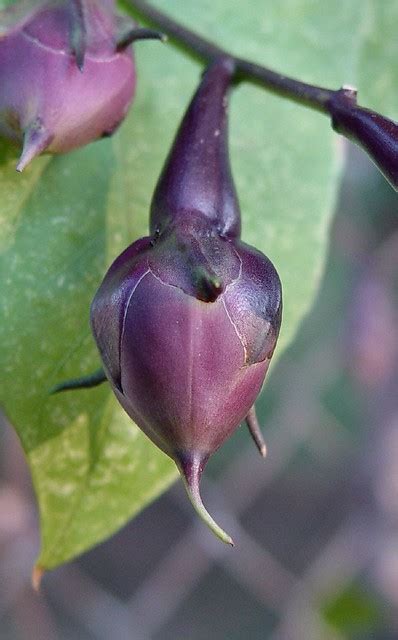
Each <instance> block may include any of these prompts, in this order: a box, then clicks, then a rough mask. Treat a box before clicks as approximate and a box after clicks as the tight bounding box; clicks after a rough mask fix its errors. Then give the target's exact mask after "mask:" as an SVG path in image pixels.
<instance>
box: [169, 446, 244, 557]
mask: <svg viewBox="0 0 398 640" xmlns="http://www.w3.org/2000/svg"><path fill="white" fill-rule="evenodd" d="M176 464H177V468H178V470H179V472H180V474H181V477H182V480H183V482H184V486H185V489H186V492H187V494H188V498H189V499H190V501H191V504H192V506H193V508H194V509H195V511H196V513H197V514H198V516H199V517H200V518H201V519H202V520H203V522H204V523H205V524H206V525H207V526H208V527H209V529H210V530H211V531H212V532H213V533H214V534H215V535H216V536H217V538H219V539H220V540H221V541H222V542H225V543H226V544H230V545H231V546H232V547H233V546H234V542H233V540H232V538H231V536H230V535H228V533H226V532H225V531H224V530H223V529H222V528H221V527H220V526H219V525H218V524H217V522H216V521H215V520H213V518H212V517H211V515H210V514H209V512H208V511H207V509H206V508H205V506H204V504H203V502H202V498H201V495H200V488H199V484H200V478H201V475H202V471H203V466H204V462H203V459H202V458H201V457H199V456H193V457H192V458H190V459H187V460H184V461H181V462H180V461H178V460H177V461H176Z"/></svg>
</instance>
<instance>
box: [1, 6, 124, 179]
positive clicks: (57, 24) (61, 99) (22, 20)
mask: <svg viewBox="0 0 398 640" xmlns="http://www.w3.org/2000/svg"><path fill="white" fill-rule="evenodd" d="M18 8H19V7H18V5H16V9H18ZM14 13H15V8H14ZM20 14H21V10H19V11H18V12H17V14H16V15H15V18H14V19H12V17H13V11H12V9H11V10H6V11H4V12H2V13H1V14H0V25H1V26H2V34H1V38H0V86H1V93H0V134H1V135H3V136H4V137H6V138H8V139H10V140H13V141H15V142H16V143H19V144H22V146H23V150H22V155H21V158H20V160H19V163H18V165H17V169H18V171H22V170H23V169H24V168H25V167H26V165H27V164H28V163H29V162H30V161H31V160H32V159H33V158H34V157H35V156H37V155H39V154H40V153H42V152H43V151H47V152H50V153H63V152H66V151H70V150H71V149H74V148H76V147H80V146H82V145H84V144H87V143H88V142H91V141H92V140H95V139H97V138H99V137H102V136H104V135H110V134H111V133H112V132H113V131H114V130H115V129H116V127H117V126H118V125H119V124H120V122H121V121H122V120H123V118H124V117H125V115H126V112H127V110H128V108H129V105H130V103H131V100H132V98H133V94H134V88H135V81H136V77H135V68H134V62H133V58H132V54H131V51H130V50H129V47H128V44H129V39H128V38H127V39H126V33H127V32H128V29H130V30H131V28H132V26H133V23H131V22H130V21H128V22H126V20H127V19H126V20H124V19H122V18H118V17H117V16H115V14H114V11H113V2H112V1H111V0H61V1H57V0H49V1H47V2H46V1H43V2H41V3H40V4H38V3H34V4H33V5H32V8H31V9H30V10H25V12H24V13H23V15H22V16H21V15H20ZM131 39H133V38H130V41H131ZM120 41H121V42H122V43H123V47H120V46H119V42H120Z"/></svg>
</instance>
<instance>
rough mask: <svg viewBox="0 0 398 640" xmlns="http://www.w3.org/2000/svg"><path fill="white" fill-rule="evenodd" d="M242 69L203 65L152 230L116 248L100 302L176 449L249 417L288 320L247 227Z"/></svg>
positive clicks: (156, 436)
mask: <svg viewBox="0 0 398 640" xmlns="http://www.w3.org/2000/svg"><path fill="white" fill-rule="evenodd" d="M232 72H233V69H232V68H231V66H230V63H229V61H228V60H227V61H221V62H218V63H216V64H214V65H213V67H211V68H210V70H208V71H207V73H206V75H205V76H204V79H203V80H202V83H201V85H200V87H199V89H198V92H197V94H196V95H195V96H194V98H193V100H192V103H191V105H190V107H189V108H188V111H187V114H186V116H185V118H184V120H183V123H182V125H181V127H180V130H179V132H178V134H177V137H176V141H175V143H174V146H173V149H172V151H171V154H170V155H169V158H168V160H167V162H166V165H165V169H164V170H163V172H162V175H161V177H160V181H159V184H158V187H157V189H156V191H155V196H154V201H153V205H152V228H153V235H152V236H150V237H148V238H143V239H141V240H139V241H138V242H136V243H134V244H133V245H131V247H129V248H128V249H127V250H126V251H125V252H124V253H123V254H122V255H121V256H120V257H119V258H117V260H116V261H115V263H114V264H113V265H112V266H111V268H110V270H109V272H108V274H107V275H106V277H105V279H104V281H103V283H102V285H101V287H100V289H99V290H98V292H97V294H96V296H95V299H94V301H93V305H92V310H91V318H92V327H93V332H94V336H95V338H96V341H97V344H98V347H99V349H100V353H101V356H102V359H103V362H104V365H105V369H106V373H107V375H108V377H109V379H110V381H111V383H112V385H113V388H114V390H115V392H116V393H117V396H118V398H119V400H120V401H121V403H122V404H123V406H124V408H125V409H126V411H127V412H128V413H129V415H130V416H131V417H132V418H133V419H134V420H135V421H136V423H137V424H138V425H139V426H140V427H141V429H143V431H145V433H146V434H147V435H148V436H149V437H150V438H151V439H152V440H153V441H154V442H155V443H156V444H157V445H158V446H160V447H161V448H162V449H163V450H164V451H165V452H166V453H168V454H169V455H170V456H172V457H174V458H178V457H182V456H187V455H188V454H189V453H190V452H192V451H195V452H196V453H200V455H201V456H202V457H203V458H205V457H208V456H209V455H210V454H211V453H212V452H213V451H215V450H216V449H217V448H218V447H219V446H220V445H221V443H222V442H223V441H224V440H225V439H226V438H227V437H228V436H229V435H230V434H231V433H232V432H233V430H234V429H235V428H236V427H237V426H238V425H239V424H240V422H241V421H242V420H243V419H244V418H245V417H246V415H247V413H248V412H249V410H250V408H251V406H252V405H253V403H254V401H255V399H256V397H257V395H258V393H259V391H260V388H261V385H262V383H263V380H264V377H265V374H266V371H267V368H268V364H269V360H270V358H271V356H272V353H273V350H274V347H275V344H276V340H277V337H278V332H279V326H280V319H281V287H280V281H279V278H278V275H277V273H276V270H275V268H274V267H273V265H272V264H271V262H270V261H269V260H268V258H266V257H265V256H264V255H263V254H262V253H260V252H259V251H257V250H256V249H253V248H252V247H249V246H248V245H245V244H243V243H242V242H241V241H240V240H239V238H238V237H236V235H237V234H238V230H239V229H240V212H239V206H238V203H237V199H236V194H235V190H234V188H233V184H232V177H231V174H230V170H229V163H228V153H227V126H226V122H227V108H228V101H227V93H228V87H229V83H230V79H231V75H232ZM215 132H218V135H214V133H215ZM191 153H192V161H191V160H190V158H191ZM219 207H221V208H219ZM202 209H203V210H202ZM227 230H228V233H227ZM206 283H210V284H209V286H210V285H214V287H215V288H214V289H213V295H210V294H209V293H208V292H209V289H208V288H206ZM214 283H215V284H214Z"/></svg>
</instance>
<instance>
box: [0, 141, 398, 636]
mask: <svg viewBox="0 0 398 640" xmlns="http://www.w3.org/2000/svg"><path fill="white" fill-rule="evenodd" d="M338 144H341V140H339V141H338ZM345 149H346V152H347V169H346V172H345V178H344V182H343V185H342V188H341V191H340V194H339V199H338V202H337V204H336V213H335V217H334V220H333V223H332V227H331V231H330V250H329V255H328V257H327V262H326V266H325V273H324V277H323V280H322V282H321V285H320V290H319V294H318V297H317V299H316V301H315V304H314V307H313V309H312V310H311V312H310V313H309V315H308V317H307V319H306V321H305V322H304V324H303V326H302V328H301V330H300V332H299V334H298V336H297V338H296V340H295V342H294V344H293V345H292V347H291V348H290V349H289V350H288V351H287V352H285V353H284V354H283V356H282V357H281V358H280V359H279V361H278V363H277V364H276V365H275V366H274V367H273V370H272V375H271V376H270V378H269V380H268V382H267V384H266V388H265V392H264V393H263V395H262V397H261V400H260V402H259V407H258V410H259V416H260V418H261V423H262V425H263V431H264V434H265V437H266V441H267V445H268V457H267V458H266V460H265V461H264V460H262V459H261V458H260V456H259V455H258V453H257V450H256V449H255V447H254V445H253V444H252V442H251V439H250V437H249V435H248V433H247V432H246V429H245V428H244V427H243V426H242V427H241V428H240V429H239V430H238V431H237V432H236V434H235V435H234V437H233V438H232V439H231V440H230V441H229V442H228V443H227V444H226V445H224V447H223V448H222V450H221V451H220V452H219V453H218V454H216V455H215V456H214V457H213V459H212V460H211V461H210V463H209V465H208V467H207V471H206V474H205V477H204V480H203V497H204V501H205V503H206V505H207V507H208V509H209V511H210V513H212V514H213V515H214V516H215V517H216V519H217V521H218V522H220V524H221V525H222V526H224V527H225V528H226V530H227V531H228V532H230V533H231V534H232V535H233V537H234V539H235V542H236V547H235V548H234V549H230V548H226V547H225V546H224V545H222V544H221V543H220V542H219V541H218V540H217V539H215V538H214V537H212V535H211V534H210V533H209V532H208V531H207V529H206V528H205V526H204V525H202V523H201V522H199V520H198V519H197V517H196V516H195V515H194V512H193V510H192V507H191V506H190V504H189V502H188V500H187V498H186V496H185V494H184V490H183V488H182V486H180V485H179V484H177V485H175V486H174V487H173V488H172V489H171V490H170V491H169V492H168V493H167V494H165V495H164V496H163V497H161V498H160V499H158V500H157V501H156V502H154V503H153V504H152V505H151V506H149V507H148V508H147V509H146V510H145V511H143V512H142V513H141V514H140V515H139V516H138V517H137V518H136V519H135V520H134V521H132V522H131V523H130V524H128V525H127V526H126V527H124V528H123V529H122V530H121V531H120V532H119V533H118V534H117V535H115V536H113V538H111V539H110V540H108V541H107V542H105V543H104V544H102V545H100V546H98V547H97V548H96V549H94V550H93V551H91V552H89V553H86V554H85V555H83V556H82V557H81V558H79V559H78V560H76V561H75V562H73V563H71V564H69V565H67V566H64V567H62V568H60V569H58V570H56V571H54V572H52V573H50V574H48V575H46V576H45V577H44V579H43V583H42V590H41V593H40V594H36V593H35V592H34V591H33V590H32V588H31V586H30V573H31V568H32V565H33V563H34V560H35V557H36V555H37V553H38V548H39V534H38V522H37V514H36V507H35V501H34V496H33V494H32V489H31V485H30V480H29V473H28V470H27V467H26V465H25V461H24V457H23V454H22V451H21V448H20V446H19V443H18V440H17V437H16V436H15V434H14V432H13V430H12V429H11V427H10V426H9V425H7V424H6V422H5V420H3V422H4V428H1V429H0V445H1V447H0V638H1V640H39V639H40V640H58V639H59V640H66V639H68V640H75V639H76V640H97V639H98V640H108V639H110V638H115V639H117V640H125V639H126V640H175V639H184V640H185V639H189V640H216V639H217V640H218V639H227V640H241V639H242V640H246V639H248V640H257V639H259V640H260V639H264V638H269V639H270V640H329V639H330V640H344V639H361V640H366V639H368V638H369V639H372V640H389V639H391V640H392V639H396V638H397V637H398V197H397V195H396V194H395V193H394V192H393V191H392V189H391V188H390V187H389V186H388V185H387V184H386V183H385V182H384V180H383V179H382V178H380V177H379V174H378V173H377V172H376V171H375V170H374V168H373V166H372V165H371V164H370V162H369V161H368V160H367V159H366V158H365V157H364V155H363V154H362V153H361V152H360V151H357V150H356V149H354V148H353V147H351V146H348V144H347V146H346V147H345Z"/></svg>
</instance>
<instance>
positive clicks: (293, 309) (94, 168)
mask: <svg viewBox="0 0 398 640" xmlns="http://www.w3.org/2000/svg"><path fill="white" fill-rule="evenodd" d="M157 4H158V5H159V6H161V7H162V8H164V9H165V10H167V11H169V12H170V13H173V14H174V15H175V16H176V17H177V18H182V19H183V20H184V21H185V22H186V23H187V24H188V25H190V26H191V27H193V28H195V29H197V30H199V31H202V32H203V33H206V34H207V36H208V37H212V38H214V39H215V40H218V41H219V42H220V43H222V44H224V45H225V46H228V47H230V48H231V49H232V50H234V51H235V52H238V53H240V54H241V55H245V56H248V57H250V58H252V59H254V60H257V61H259V62H266V63H267V64H269V65H273V66H274V67H276V68H278V69H280V70H282V71H284V72H286V73H290V74H295V75H297V76H299V77H301V78H303V79H306V80H308V81H312V82H315V83H322V84H325V85H330V86H336V87H337V86H339V85H340V84H341V83H342V82H344V81H345V82H348V81H350V82H353V81H355V75H356V69H357V64H358V59H359V53H360V47H359V45H360V39H361V37H362V34H363V33H364V24H366V19H367V17H368V15H367V13H366V12H364V9H363V8H364V3H363V2H362V1H359V0H353V1H352V2H350V3H347V2H345V1H344V0H338V1H337V2H335V3H318V2H315V1H314V0H286V1H285V2H283V3H276V2H271V1H267V2H264V0H253V1H252V2H251V3H250V5H247V4H246V5H245V4H244V3H242V2H241V1H238V0H202V1H201V2H200V3H198V2H195V1H194V0H188V1H187V2H186V3H183V11H182V9H181V3H180V2H178V0H162V2H158V3H157ZM388 4H389V3H388ZM366 6H367V5H366ZM249 8H250V10H249ZM137 58H138V70H139V76H138V77H139V85H138V95H137V99H136V101H135V104H134V107H133V109H132V111H131V113H130V115H129V117H128V118H127V120H126V122H125V123H124V124H123V126H122V127H121V129H120V131H119V132H118V133H117V134H116V135H115V136H114V137H113V139H112V140H105V141H101V142H97V143H95V144H92V145H90V146H89V147H87V148H85V149H82V150H80V151H78V152H75V153H72V154H70V155H68V156H64V157H58V158H40V159H38V160H36V161H35V162H34V163H33V165H32V166H31V167H29V168H28V169H27V170H26V172H25V173H24V174H23V175H22V176H21V175H17V174H16V173H15V170H14V165H15V159H14V158H13V157H11V156H10V151H9V150H8V148H7V147H5V148H4V149H2V151H1V156H0V188H1V193H2V198H1V207H0V223H1V227H0V228H1V237H0V242H1V250H2V255H1V283H2V284H1V295H2V308H3V318H4V319H3V321H2V324H1V345H2V347H1V363H0V371H1V372H2V377H3V381H2V387H1V396H2V403H3V405H4V407H5V410H6V412H7V414H8V416H9V418H10V419H11V421H12V422H13V424H14V425H15V428H16V429H17V432H18V434H19V436H20V438H21V442H22V445H23V448H24V450H25V452H26V455H27V459H28V463H29V465H30V468H31V471H32V476H33V481H34V486H35V490H36V493H37V498H38V503H39V508H40V518H41V532H42V549H41V554H40V557H39V560H38V563H39V564H40V566H41V567H43V568H46V569H48V568H53V567H56V566H57V565H59V564H62V563H63V562H66V561H67V560H70V559H71V558H73V557H74V556H76V555H77V554H79V553H81V552H82V551H84V550H85V549H88V548H90V547H91V546H92V545H94V544H96V543H98V542H99V541H101V540H103V539H104V538H105V537H107V536H109V535H110V534H111V533H113V532H114V531H115V530H117V529H118V528H119V527H120V526H121V525H123V524H124V523H125V522H126V521H127V520H128V519H129V518H131V517H132V515H133V514H134V513H136V512H137V511H138V510H139V509H141V508H142V507H143V506H144V505H145V504H146V503H147V502H148V501H150V500H151V499H153V498H154V497H156V496H157V495H158V494H159V493H160V492H161V491H163V490H164V489H165V488H166V487H167V486H168V485H169V484H170V483H171V482H172V481H173V479H174V478H175V476H176V473H175V469H174V466H173V464H172V462H171V461H170V460H168V459H167V458H166V457H165V456H164V455H163V454H161V453H160V452H159V451H157V449H156V448H155V447H154V446H153V445H152V444H151V443H150V442H149V441H148V440H147V439H146V438H145V436H143V435H142V433H141V432H140V431H139V430H138V428H137V427H136V426H135V425H134V424H132V422H131V421H130V420H129V419H128V418H127V417H126V416H125V415H124V413H123V411H122V410H121V409H120V408H119V407H118V405H117V403H116V401H115V400H114V398H113V397H112V394H111V392H110V390H109V388H107V386H106V385H105V386H103V387H101V388H98V389H95V390H90V391H80V392H74V393H68V394H64V395H59V396H52V397H50V396H49V395H48V390H49V388H50V387H51V386H52V385H53V384H54V383H56V382H58V381H60V380H63V379H65V378H68V377H74V376H77V375H81V374H85V373H87V372H90V371H91V370H93V369H95V368H96V367H97V366H98V364H99V362H98V355H97V353H96V350H95V347H94V344H93V340H92V338H91V336H90V332H89V324H88V309H89V304H90V301H91V299H92V296H93V294H94V292H95V290H96V288H97V286H98V285H99V283H100V281H101V278H102V276H103V274H104V272H105V269H106V268H107V266H108V265H109V264H110V262H111V261H112V260H113V259H114V258H115V256H116V255H117V254H118V253H119V252H120V251H121V250H122V249H123V248H124V247H125V246H126V245H127V244H128V243H130V242H131V241H133V240H134V239H135V238H137V237H138V236H140V235H143V234H144V233H145V232H146V229H147V216H148V207H149V202H150V198H151V193H152V191H153V187H154V185H155V181H156V178H157V175H158V173H159V171H160V168H161V165H162V163H163V160H164V158H165V155H166V153H167V149H168V147H169V145H170V143H171V140H172V137H173V133H174V131H175V129H176V126H177V124H178V121H179V119H180V117H181V115H182V113H183V111H184V108H185V106H186V104H187V101H188V99H189V97H190V95H191V93H192V91H193V89H194V87H195V84H196V82H197V80H198V78H199V73H200V67H199V66H198V65H197V64H196V63H193V62H192V61H191V60H189V59H187V58H184V57H183V56H182V55H181V53H179V52H177V51H175V50H174V49H173V48H172V47H171V46H163V45H161V44H159V43H142V44H140V45H139V46H138V45H137ZM230 130H231V154H232V162H233V169H234V173H235V176H236V181H237V186H238V191H239V194H240V198H241V204H242V211H243V228H244V237H245V239H246V240H247V241H249V242H250V243H252V244H254V245H256V246H257V247H259V248H260V249H262V250H263V251H264V252H265V253H266V254H267V255H269V257H270V258H271V259H272V260H273V261H274V263H275V265H276V266H277V268H278V270H279V272H280V275H281V278H282V281H283V287H284V301H285V311H284V323H283V331H282V335H281V343H280V346H279V353H280V352H281V349H282V347H283V345H286V344H287V343H288V342H289V341H290V340H291V338H292V337H293V335H294V333H295V331H296V329H297V327H298V325H299V323H300V321H301V320H302V318H303V316H304V314H305V313H306V312H307V310H308V308H309V305H310V303H311V300H312V298H313V295H314V292H315V290H316V286H317V283H318V280H319V276H320V273H321V269H322V265H323V258H324V255H325V248H326V243H327V230H328V223H329V219H330V214H331V212H332V210H333V204H334V199H335V195H336V187H337V185H338V173H339V171H338V165H339V163H338V162H337V160H336V157H337V159H338V156H339V153H338V150H339V145H338V144H337V138H336V137H334V136H333V134H332V132H331V130H330V125H329V123H328V121H327V119H326V118H324V117H322V116H320V115H318V114H314V113H312V112H309V111H306V110H305V109H304V108H301V107H299V106H296V105H293V104H289V103H287V102H284V101H283V100H281V99H279V98H277V97H274V96H272V95H269V94H267V93H266V92H264V91H262V90H261V89H258V88H254V87H249V86H242V87H241V88H239V89H238V90H237V92H236V95H235V96H234V97H233V101H232V109H231V127H230ZM336 150H337V154H336V153H335V152H336Z"/></svg>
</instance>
